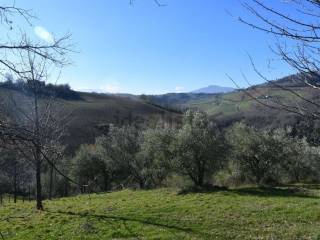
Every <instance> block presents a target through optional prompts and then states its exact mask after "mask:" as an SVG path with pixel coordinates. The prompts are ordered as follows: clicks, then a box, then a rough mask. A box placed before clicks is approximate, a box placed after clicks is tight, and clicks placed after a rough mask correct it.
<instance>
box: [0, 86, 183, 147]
mask: <svg viewBox="0 0 320 240" xmlns="http://www.w3.org/2000/svg"><path fill="white" fill-rule="evenodd" d="M10 96H11V97H13V98H14V99H15V101H17V102H18V105H20V106H23V105H25V104H27V102H28V96H26V95H25V94H23V93H21V91H18V90H12V89H6V88H0V100H1V99H2V100H1V101H3V98H6V97H10ZM77 96H78V97H77V98H76V99H62V98H57V99H56V101H57V104H59V105H60V106H61V107H62V109H63V112H65V113H66V114H68V115H69V114H70V120H69V123H68V128H67V137H66V138H65V142H66V144H67V146H68V148H67V150H68V152H70V153H73V152H74V151H75V150H76V149H77V148H78V147H79V145H80V144H83V143H93V142H94V140H95V138H96V137H97V136H99V135H100V134H101V131H100V130H99V128H98V127H99V126H100V125H103V124H107V123H113V124H119V125H122V124H129V123H134V124H141V125H148V126H155V125H156V124H157V122H158V121H159V120H161V121H163V122H165V123H167V124H175V123H176V122H179V121H180V119H181V114H179V113H178V112H176V111H171V110H169V109H165V108H164V107H161V106H157V105H155V104H151V103H147V102H144V101H143V100H141V99H140V98H139V97H136V96H132V95H123V96H118V95H107V94H97V93H84V92H77ZM26 107H27V106H26Z"/></svg>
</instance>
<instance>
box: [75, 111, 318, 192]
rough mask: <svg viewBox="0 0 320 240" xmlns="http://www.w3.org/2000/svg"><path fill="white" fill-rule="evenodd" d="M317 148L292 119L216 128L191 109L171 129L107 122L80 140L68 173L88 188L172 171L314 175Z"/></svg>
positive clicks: (261, 181) (255, 179)
mask: <svg viewBox="0 0 320 240" xmlns="http://www.w3.org/2000/svg"><path fill="white" fill-rule="evenodd" d="M319 150H320V148H319V147H317V146H314V145H312V144H311V143H309V142H308V141H307V138H305V137H301V136H296V135H295V134H294V131H293V128H290V127H287V128H285V129H264V130H261V129H260V130H259V129H255V128H254V127H250V126H247V125H245V124H244V123H236V124H234V125H233V126H231V127H229V128H227V129H220V128H219V127H218V126H217V125H216V124H215V123H214V122H213V121H211V120H210V118H209V116H208V115H207V114H206V113H204V112H201V111H192V110H189V111H187V112H186V113H185V114H184V119H183V124H182V126H180V127H178V128H175V129H172V128H163V127H158V128H154V129H138V128H136V127H134V126H129V125H126V126H114V125H112V124H110V125H109V129H108V131H106V132H105V133H104V134H103V136H101V137H99V138H97V139H96V142H95V144H92V145H82V146H81V147H80V149H79V150H78V151H77V153H76V155H75V157H74V158H73V159H72V160H71V161H72V166H73V167H72V170H71V174H72V176H73V177H74V178H75V179H77V181H78V182H80V183H81V184H83V185H87V186H88V187H89V188H90V191H108V190H112V189H117V188H119V187H137V188H142V189H150V188H156V187H161V186H167V185H168V184H172V179H174V177H175V176H176V177H180V178H182V179H184V180H183V181H185V182H188V181H189V182H190V183H192V185H194V186H196V187H199V188H206V187H208V186H213V185H223V186H229V185H239V184H257V185H276V184H285V183H298V182H317V181H318V180H319V177H320V176H319V173H320V172H319V169H320V168H319V167H320V166H319V161H318V160H319V157H320V155H319V154H320V152H319ZM170 179H171V180H170ZM170 181H171V183H170Z"/></svg>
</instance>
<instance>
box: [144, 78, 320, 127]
mask: <svg viewBox="0 0 320 240" xmlns="http://www.w3.org/2000/svg"><path fill="white" fill-rule="evenodd" d="M299 77H300V76H299V75H292V76H288V77H285V78H282V79H279V80H277V81H275V82H273V83H265V84H261V85H256V86H252V87H250V88H248V89H246V91H243V90H235V91H233V92H229V93H219V94H195V93H172V94H165V95H154V96H149V98H148V99H149V101H151V102H154V103H156V104H158V105H162V106H165V107H171V108H175V109H181V110H185V109H190V108H191V109H200V110H203V111H205V112H207V113H208V114H209V115H210V116H212V118H214V119H215V120H216V121H218V122H219V123H221V124H222V125H230V124H231V123H233V122H235V121H240V120H244V121H246V122H247V123H249V124H252V125H256V126H271V127H272V126H279V125H287V124H291V123H294V122H296V120H297V114H293V113H289V112H286V111H284V110H278V109H272V108H268V107H266V106H263V104H266V105H269V106H279V105H278V103H281V104H284V105H288V106H292V107H297V106H299V107H301V108H303V107H306V106H308V108H309V109H310V105H311V104H308V103H307V102H305V101H303V100H302V99H301V98H299V97H297V96H296V95H295V94H292V92H295V93H296V94H299V95H301V96H303V97H304V98H306V99H310V100H311V101H314V102H318V103H320V91H319V90H318V89H314V88H311V87H309V86H307V85H306V84H304V83H303V82H302V81H301V79H299ZM313 81H315V80H314V79H313ZM278 86H281V87H284V88H286V89H287V90H284V89H282V88H279V87H278ZM249 95H250V96H249ZM253 98H256V99H257V100H258V101H259V102H260V103H259V102H258V101H257V100H255V99H253ZM261 103H262V104H261ZM312 110H314V109H312Z"/></svg>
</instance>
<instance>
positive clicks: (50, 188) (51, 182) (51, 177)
mask: <svg viewBox="0 0 320 240" xmlns="http://www.w3.org/2000/svg"><path fill="white" fill-rule="evenodd" d="M52 190H53V166H50V179H49V199H50V200H51V199H52Z"/></svg>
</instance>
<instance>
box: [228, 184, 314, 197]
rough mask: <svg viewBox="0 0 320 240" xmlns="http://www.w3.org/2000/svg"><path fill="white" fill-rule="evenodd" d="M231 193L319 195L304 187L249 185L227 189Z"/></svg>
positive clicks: (264, 195)
mask: <svg viewBox="0 0 320 240" xmlns="http://www.w3.org/2000/svg"><path fill="white" fill-rule="evenodd" d="M229 191H230V192H232V193H236V194H239V195H245V196H258V197H299V198H314V199H318V198H319V197H317V196H315V195H312V194H311V193H310V192H309V191H307V190H306V189H304V188H296V187H285V188H283V187H259V188H258V187H256V188H254V187H251V188H239V189H232V190H229Z"/></svg>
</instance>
